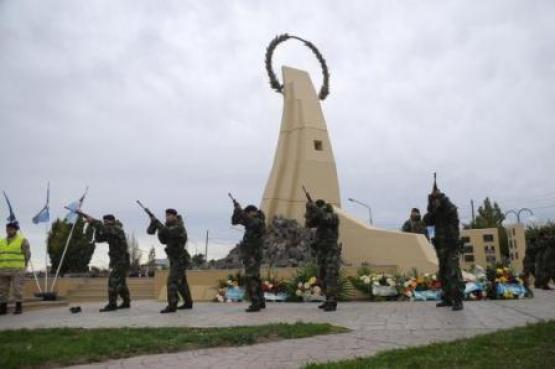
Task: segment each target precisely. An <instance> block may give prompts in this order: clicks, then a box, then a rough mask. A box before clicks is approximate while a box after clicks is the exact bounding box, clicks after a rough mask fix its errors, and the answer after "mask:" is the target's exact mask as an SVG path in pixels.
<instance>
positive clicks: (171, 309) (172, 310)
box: [160, 305, 177, 314]
mask: <svg viewBox="0 0 555 369" xmlns="http://www.w3.org/2000/svg"><path fill="white" fill-rule="evenodd" d="M176 311H177V308H176V307H175V306H170V305H168V306H166V307H165V308H164V309H162V310H160V314H168V313H175V312H176Z"/></svg>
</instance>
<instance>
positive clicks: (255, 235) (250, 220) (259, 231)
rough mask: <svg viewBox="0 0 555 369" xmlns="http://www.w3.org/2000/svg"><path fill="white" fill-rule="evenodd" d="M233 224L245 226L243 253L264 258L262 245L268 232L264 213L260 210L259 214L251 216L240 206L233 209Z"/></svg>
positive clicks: (260, 258) (243, 254) (242, 244)
mask: <svg viewBox="0 0 555 369" xmlns="http://www.w3.org/2000/svg"><path fill="white" fill-rule="evenodd" d="M231 224H233V225H238V224H240V225H242V226H244V227H245V235H244V236H243V240H242V241H241V244H240V250H241V255H242V256H243V257H245V256H247V255H248V256H254V257H255V259H256V260H258V261H260V260H262V245H263V242H264V235H265V234H266V219H265V216H264V213H263V212H262V211H261V210H259V211H258V213H257V215H256V216H254V217H249V216H248V215H247V214H246V213H245V211H244V210H243V209H241V208H240V207H239V206H237V207H235V209H234V210H233V215H232V216H231Z"/></svg>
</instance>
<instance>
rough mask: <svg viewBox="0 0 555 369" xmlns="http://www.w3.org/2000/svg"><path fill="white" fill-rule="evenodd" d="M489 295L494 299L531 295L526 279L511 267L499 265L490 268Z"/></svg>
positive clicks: (488, 271) (488, 273) (488, 275)
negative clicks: (525, 282)
mask: <svg viewBox="0 0 555 369" xmlns="http://www.w3.org/2000/svg"><path fill="white" fill-rule="evenodd" d="M486 274H487V277H488V280H489V296H490V297H491V298H494V299H519V298H524V297H531V294H530V292H529V290H528V289H527V288H526V286H525V285H524V281H523V280H522V279H521V278H520V277H518V276H517V275H516V274H515V273H514V272H513V271H512V270H511V269H510V268H508V267H506V266H503V265H498V266H497V267H496V268H488V270H487V272H486Z"/></svg>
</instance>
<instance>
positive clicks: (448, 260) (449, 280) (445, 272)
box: [438, 252, 464, 303]
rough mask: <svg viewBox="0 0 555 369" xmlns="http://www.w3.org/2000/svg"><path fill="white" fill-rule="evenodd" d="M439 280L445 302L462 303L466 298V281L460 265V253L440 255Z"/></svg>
mask: <svg viewBox="0 0 555 369" xmlns="http://www.w3.org/2000/svg"><path fill="white" fill-rule="evenodd" d="M438 259H439V272H438V279H439V281H440V282H441V289H442V290H443V297H442V299H443V301H445V302H449V303H456V302H462V300H463V297H464V281H463V278H462V273H461V267H460V264H459V254H458V253H454V252H453V253H446V254H438Z"/></svg>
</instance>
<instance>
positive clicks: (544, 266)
mask: <svg viewBox="0 0 555 369" xmlns="http://www.w3.org/2000/svg"><path fill="white" fill-rule="evenodd" d="M554 247H555V245H553V236H551V235H550V234H549V233H548V231H547V230H542V231H540V235H539V239H538V240H537V242H536V259H535V265H534V269H535V272H536V274H535V280H534V287H536V288H541V289H544V290H550V289H551V287H549V280H550V279H551V278H552V277H554V275H553V266H554V264H555V260H554V259H555V249H554Z"/></svg>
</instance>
